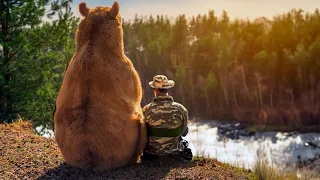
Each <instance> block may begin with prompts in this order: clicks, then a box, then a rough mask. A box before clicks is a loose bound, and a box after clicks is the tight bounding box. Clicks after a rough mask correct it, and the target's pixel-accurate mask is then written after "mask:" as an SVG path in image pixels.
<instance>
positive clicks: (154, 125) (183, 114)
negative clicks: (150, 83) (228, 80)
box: [143, 96, 188, 156]
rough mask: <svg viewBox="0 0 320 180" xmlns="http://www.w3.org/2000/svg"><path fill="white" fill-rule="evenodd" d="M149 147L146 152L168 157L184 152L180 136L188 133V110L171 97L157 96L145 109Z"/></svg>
mask: <svg viewBox="0 0 320 180" xmlns="http://www.w3.org/2000/svg"><path fill="white" fill-rule="evenodd" d="M143 114H144V120H145V122H146V123H147V130H148V137H149V141H148V145H147V147H146V149H145V152H148V153H151V154H156V155H160V156H161V155H166V154H175V153H179V152H180V151H182V145H181V143H180V136H181V135H186V134H185V133H187V131H186V130H187V121H188V110H187V109H186V108H185V107H184V106H183V105H181V104H179V103H176V102H174V100H173V98H172V97H171V96H156V97H154V99H153V101H152V102H151V103H150V104H148V105H146V106H145V107H144V108H143Z"/></svg>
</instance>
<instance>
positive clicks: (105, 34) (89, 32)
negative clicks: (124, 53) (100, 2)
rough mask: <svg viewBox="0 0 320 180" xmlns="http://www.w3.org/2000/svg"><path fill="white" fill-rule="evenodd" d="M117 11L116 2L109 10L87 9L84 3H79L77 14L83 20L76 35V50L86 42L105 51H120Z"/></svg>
mask: <svg viewBox="0 0 320 180" xmlns="http://www.w3.org/2000/svg"><path fill="white" fill-rule="evenodd" d="M119 10H120V7H119V4H118V2H114V4H113V5H112V7H111V8H109V7H100V6H98V7H95V8H89V7H87V5H86V3H84V2H82V3H80V4H79V12H80V14H81V15H82V16H83V19H82V20H81V22H80V24H79V27H78V30H77V35H76V44H77V50H79V49H80V48H81V47H82V46H83V45H84V44H85V43H87V42H88V41H91V42H92V43H94V44H96V45H99V46H103V47H105V48H106V49H112V50H122V49H123V30H122V22H121V16H120V14H119Z"/></svg>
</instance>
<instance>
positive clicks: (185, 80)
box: [0, 0, 320, 124]
mask: <svg viewBox="0 0 320 180" xmlns="http://www.w3.org/2000/svg"><path fill="white" fill-rule="evenodd" d="M46 6H51V10H50V11H49V12H45V7H46ZM0 9H1V13H0V18H1V33H0V34H1V35H0V45H1V46H3V50H2V56H1V61H0V64H1V69H0V72H1V75H0V107H1V109H0V119H1V120H2V121H10V120H12V119H13V118H15V116H16V115H17V114H20V115H21V116H23V117H25V118H28V119H33V120H35V122H38V123H39V124H46V123H48V122H50V121H51V119H52V112H53V110H54V102H55V99H56V96H57V93H58V90H59V88H60V85H61V83H62V78H63V75H64V71H65V68H66V66H67V63H68V61H69V60H70V59H71V57H72V55H73V53H74V33H75V30H76V27H77V23H78V19H76V18H75V17H74V16H73V14H72V13H71V11H70V0H60V1H59V0H55V1H50V0H36V1H30V0H24V1H9V0H1V6H0ZM54 13H55V14H54ZM44 17H46V18H48V17H52V18H53V19H51V20H50V22H45V21H44V19H45V18H44ZM123 28H124V41H125V42H124V44H125V53H126V54H127V56H128V57H129V58H130V59H131V60H132V61H133V63H134V64H135V67H136V69H137V70H138V72H139V74H140V77H141V80H142V83H143V88H144V99H143V102H142V105H145V104H147V103H148V102H150V101H151V100H152V96H153V94H152V89H150V88H149V87H148V82H149V81H151V80H152V77H153V76H154V75H156V74H165V75H167V76H168V77H169V78H171V79H173V80H175V82H176V86H175V87H174V88H173V89H172V91H171V94H172V95H173V96H174V98H175V100H176V101H178V102H180V103H182V104H184V105H185V106H186V107H187V108H188V109H189V113H190V115H192V116H197V117H199V116H201V117H210V118H221V119H227V118H228V119H238V120H243V121H250V120H251V121H255V122H259V123H263V124H266V123H292V124H300V123H304V124H315V123H317V124H320V78H319V77H320V14H319V10H318V9H316V10H315V11H314V12H313V13H304V12H303V11H302V10H292V11H290V12H288V13H285V14H282V15H278V16H275V17H274V18H273V19H271V20H270V19H267V18H258V19H256V20H254V21H249V20H240V19H235V20H230V19H229V17H228V15H227V13H226V12H223V14H222V15H221V16H220V15H219V16H217V15H216V14H215V12H214V11H209V12H208V13H207V14H204V15H198V16H196V17H191V18H189V19H188V18H186V17H185V15H180V16H178V17H177V18H176V19H174V20H171V19H168V18H167V17H165V16H156V17H152V16H150V17H139V16H136V18H135V19H134V20H132V21H124V24H123Z"/></svg>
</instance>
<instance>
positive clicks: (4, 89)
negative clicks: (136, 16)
mask: <svg viewBox="0 0 320 180" xmlns="http://www.w3.org/2000/svg"><path fill="white" fill-rule="evenodd" d="M71 2H72V1H70V0H23V1H21V0H19V1H18V0H16V1H12V0H1V1H0V3H1V4H0V10H1V11H0V18H1V26H0V31H1V33H0V45H1V46H2V47H3V48H2V49H3V50H2V53H1V54H2V55H1V59H0V65H1V69H0V107H1V109H0V119H1V121H9V122H10V121H11V120H12V119H15V118H16V116H17V114H19V115H21V116H23V117H24V118H27V119H32V120H34V121H35V122H37V123H38V124H46V123H48V122H49V121H50V120H51V117H52V112H53V110H54V104H55V99H56V96H57V92H58V90H59V88H60V85H61V82H62V78H63V73H64V71H65V68H66V64H67V62H68V61H69V60H70V59H71V57H72V55H73V52H74V46H75V45H74V40H73V36H74V35H73V34H74V32H75V30H76V28H77V22H78V20H77V19H76V18H75V17H74V16H73V14H72V12H71V7H70V3H71Z"/></svg>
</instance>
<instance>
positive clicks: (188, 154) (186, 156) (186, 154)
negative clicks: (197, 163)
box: [180, 140, 193, 162]
mask: <svg viewBox="0 0 320 180" xmlns="http://www.w3.org/2000/svg"><path fill="white" fill-rule="evenodd" d="M181 144H182V147H183V150H182V151H181V152H180V158H181V160H182V161H184V162H190V161H191V160H192V157H193V154H192V151H191V149H190V148H188V146H189V143H188V141H186V140H182V141H181Z"/></svg>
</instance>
